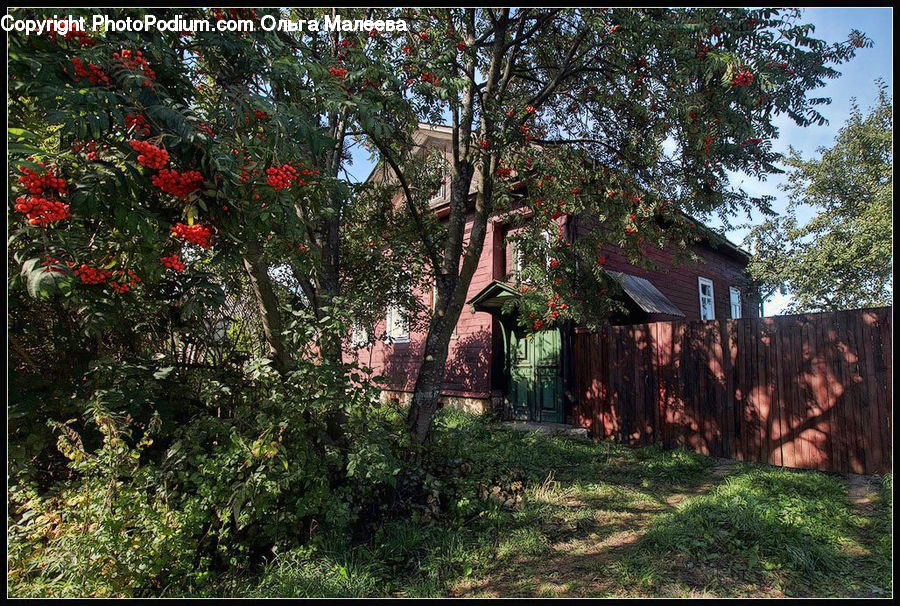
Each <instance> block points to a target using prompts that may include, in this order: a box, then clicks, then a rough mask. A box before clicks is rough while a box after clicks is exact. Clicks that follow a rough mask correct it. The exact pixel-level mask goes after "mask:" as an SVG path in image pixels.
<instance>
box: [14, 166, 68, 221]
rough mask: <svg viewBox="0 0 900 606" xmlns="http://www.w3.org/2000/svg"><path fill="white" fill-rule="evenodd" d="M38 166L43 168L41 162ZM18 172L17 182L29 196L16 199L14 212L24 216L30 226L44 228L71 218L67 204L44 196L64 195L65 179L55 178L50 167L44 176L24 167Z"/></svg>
mask: <svg viewBox="0 0 900 606" xmlns="http://www.w3.org/2000/svg"><path fill="white" fill-rule="evenodd" d="M39 164H40V165H41V166H44V164H43V162H41V163H39ZM19 171H20V172H21V173H22V174H21V176H19V179H18V181H19V183H21V184H22V185H23V186H24V187H25V190H26V191H27V192H28V193H29V194H30V195H29V196H19V197H18V198H16V205H15V210H16V211H18V212H20V213H22V214H24V215H25V216H26V217H27V218H28V222H29V223H30V224H31V225H37V226H39V227H46V226H48V225H50V224H51V223H55V222H57V221H62V220H63V219H68V218H69V217H70V216H71V213H70V212H69V205H68V204H66V203H64V202H60V201H59V200H54V199H52V198H50V197H48V196H47V195H46V194H50V195H53V194H56V195H64V194H66V193H67V192H68V187H67V185H66V181H65V179H63V178H61V177H57V176H56V171H55V170H54V168H53V167H52V166H51V167H50V168H47V169H46V171H47V172H46V173H44V174H38V173H37V172H35V171H33V170H31V169H29V168H26V167H25V166H20V167H19Z"/></svg>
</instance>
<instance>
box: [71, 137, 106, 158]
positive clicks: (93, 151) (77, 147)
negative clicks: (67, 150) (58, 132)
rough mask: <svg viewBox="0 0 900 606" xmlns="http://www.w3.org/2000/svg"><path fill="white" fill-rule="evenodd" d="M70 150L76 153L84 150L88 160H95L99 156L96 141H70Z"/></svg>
mask: <svg viewBox="0 0 900 606" xmlns="http://www.w3.org/2000/svg"><path fill="white" fill-rule="evenodd" d="M72 151H73V152H75V153H76V154H80V153H82V152H84V154H85V156H86V157H87V159H88V160H96V159H97V158H99V157H100V152H98V151H97V142H96V141H88V142H87V143H81V142H79V141H75V142H74V143H72Z"/></svg>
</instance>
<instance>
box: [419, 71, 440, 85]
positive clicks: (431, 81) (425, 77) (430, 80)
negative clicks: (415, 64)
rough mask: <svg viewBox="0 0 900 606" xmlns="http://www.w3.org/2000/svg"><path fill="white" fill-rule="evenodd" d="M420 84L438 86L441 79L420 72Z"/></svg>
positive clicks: (428, 73) (429, 73)
mask: <svg viewBox="0 0 900 606" xmlns="http://www.w3.org/2000/svg"><path fill="white" fill-rule="evenodd" d="M422 82H428V83H429V84H433V85H435V86H438V85H439V84H440V83H441V79H440V78H438V77H437V76H435V75H434V74H432V73H431V72H422Z"/></svg>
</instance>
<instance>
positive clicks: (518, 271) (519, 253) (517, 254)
mask: <svg viewBox="0 0 900 606" xmlns="http://www.w3.org/2000/svg"><path fill="white" fill-rule="evenodd" d="M511 244H512V258H513V270H512V275H513V279H514V280H515V281H516V282H521V281H522V269H524V267H525V251H523V250H522V245H521V244H519V243H518V242H512V243H511Z"/></svg>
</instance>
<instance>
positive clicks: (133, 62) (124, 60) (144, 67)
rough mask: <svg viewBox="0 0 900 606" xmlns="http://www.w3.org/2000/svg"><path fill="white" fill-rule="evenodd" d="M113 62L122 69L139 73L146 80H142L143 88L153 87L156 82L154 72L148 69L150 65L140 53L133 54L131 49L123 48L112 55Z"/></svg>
mask: <svg viewBox="0 0 900 606" xmlns="http://www.w3.org/2000/svg"><path fill="white" fill-rule="evenodd" d="M113 61H114V62H115V63H117V64H119V65H120V66H122V67H123V68H124V69H127V70H131V71H133V72H140V73H141V74H142V75H143V76H144V77H146V78H147V79H146V80H144V82H143V85H144V86H153V82H154V81H155V80H156V72H155V71H153V70H152V69H151V68H150V63H148V62H147V60H146V59H144V56H143V53H141V51H137V52H134V51H132V50H131V49H128V48H123V49H122V50H121V51H118V52H115V53H113Z"/></svg>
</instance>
